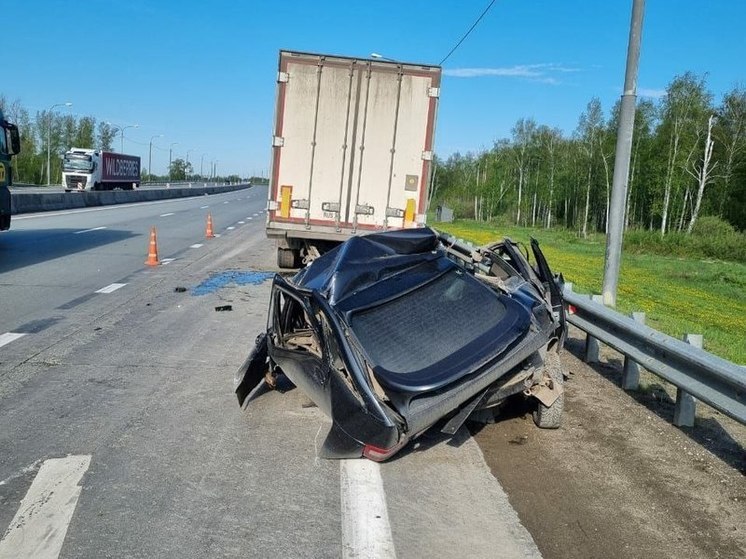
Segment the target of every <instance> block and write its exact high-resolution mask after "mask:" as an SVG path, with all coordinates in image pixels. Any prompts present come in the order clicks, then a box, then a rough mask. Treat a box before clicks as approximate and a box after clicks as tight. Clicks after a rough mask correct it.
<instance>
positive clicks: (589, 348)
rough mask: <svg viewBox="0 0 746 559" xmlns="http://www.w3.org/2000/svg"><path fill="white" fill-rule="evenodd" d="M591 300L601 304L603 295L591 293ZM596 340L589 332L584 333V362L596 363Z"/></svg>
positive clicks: (597, 349)
mask: <svg viewBox="0 0 746 559" xmlns="http://www.w3.org/2000/svg"><path fill="white" fill-rule="evenodd" d="M591 300H592V301H594V302H596V303H599V304H601V305H603V304H604V298H603V295H593V296H591ZM598 351H599V348H598V340H597V339H596V338H594V337H593V336H591V335H590V334H588V335H586V337H585V362H586V363H598Z"/></svg>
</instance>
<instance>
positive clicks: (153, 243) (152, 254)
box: [145, 227, 160, 266]
mask: <svg viewBox="0 0 746 559" xmlns="http://www.w3.org/2000/svg"><path fill="white" fill-rule="evenodd" d="M145 264H146V265H148V266H158V264H160V261H159V260H158V241H157V240H156V238H155V227H151V229H150V248H149V249H148V259H147V260H146V261H145Z"/></svg>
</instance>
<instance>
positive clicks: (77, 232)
mask: <svg viewBox="0 0 746 559" xmlns="http://www.w3.org/2000/svg"><path fill="white" fill-rule="evenodd" d="M101 229H106V227H94V228H93V229H83V230H82V231H76V232H75V233H73V235H80V234H81V233H90V232H91V231H101Z"/></svg>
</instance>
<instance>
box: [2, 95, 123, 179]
mask: <svg viewBox="0 0 746 559" xmlns="http://www.w3.org/2000/svg"><path fill="white" fill-rule="evenodd" d="M0 108H2V110H3V112H4V113H5V118H7V119H8V120H9V121H11V122H13V123H14V124H16V125H17V126H18V129H19V132H20V134H21V153H20V154H18V155H17V156H16V157H15V160H14V162H13V181H14V182H25V183H30V184H45V183H46V177H47V149H49V154H50V171H51V172H50V176H51V179H52V182H53V183H59V182H60V181H61V177H62V155H63V154H64V153H65V152H66V151H67V150H68V149H70V148H72V147H77V148H93V149H103V150H111V149H112V144H113V143H114V140H115V138H116V137H117V134H118V131H117V129H116V127H114V126H112V125H111V124H109V123H107V122H97V120H96V119H95V118H94V117H92V116H83V117H79V118H77V117H75V116H74V115H70V114H64V112H61V111H60V112H53V111H48V110H46V111H37V112H36V114H34V115H31V114H30V113H29V111H28V110H27V109H26V108H25V107H24V106H23V105H22V104H21V102H20V101H19V100H17V99H16V100H14V101H9V100H8V99H6V98H5V96H3V95H0Z"/></svg>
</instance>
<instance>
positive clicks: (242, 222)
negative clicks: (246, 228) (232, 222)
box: [238, 221, 246, 225]
mask: <svg viewBox="0 0 746 559" xmlns="http://www.w3.org/2000/svg"><path fill="white" fill-rule="evenodd" d="M238 223H239V225H244V224H245V223H246V222H245V221H239V222H238Z"/></svg>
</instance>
